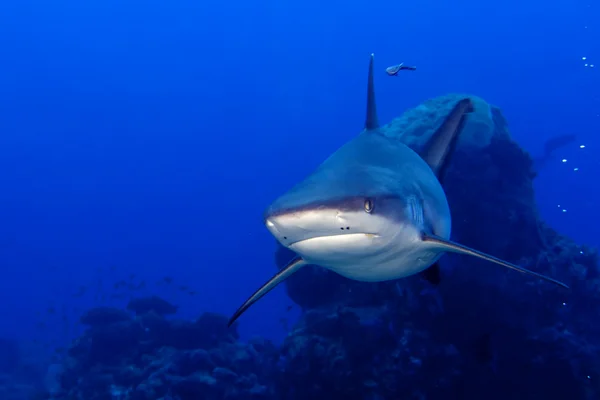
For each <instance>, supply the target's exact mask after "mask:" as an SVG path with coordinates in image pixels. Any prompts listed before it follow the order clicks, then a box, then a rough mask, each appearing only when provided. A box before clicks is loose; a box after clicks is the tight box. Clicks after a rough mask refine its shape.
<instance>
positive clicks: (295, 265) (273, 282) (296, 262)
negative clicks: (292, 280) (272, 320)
mask: <svg viewBox="0 0 600 400" xmlns="http://www.w3.org/2000/svg"><path fill="white" fill-rule="evenodd" d="M306 264H307V263H306V262H305V261H304V260H303V259H302V258H300V257H296V258H294V259H293V260H292V261H290V262H289V263H288V264H287V265H286V266H285V267H283V268H282V269H281V270H280V271H279V272H278V273H277V274H275V276H273V277H272V278H271V279H269V281H268V282H267V283H265V284H264V285H262V286H261V287H260V288H259V289H258V290H257V291H256V292H254V294H252V296H250V297H249V298H248V300H246V301H245V302H244V304H242V305H241V307H240V308H238V309H237V311H236V312H235V313H234V314H233V315H232V316H231V318H230V319H229V322H228V323H227V326H231V325H232V324H233V323H234V322H235V320H236V319H238V318H239V317H240V316H241V315H242V314H243V313H244V312H246V310H247V309H249V308H250V307H251V306H252V305H253V304H254V303H256V302H257V301H258V300H260V299H261V298H262V297H263V296H264V295H265V294H267V293H269V292H270V291H271V290H272V289H273V288H275V286H277V285H279V284H280V283H281V282H283V281H284V280H286V279H287V278H289V277H290V276H292V275H293V274H294V273H295V272H296V271H298V270H299V269H300V268H302V267H303V266H305V265H306Z"/></svg>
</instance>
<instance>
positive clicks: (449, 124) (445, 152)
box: [421, 98, 473, 179]
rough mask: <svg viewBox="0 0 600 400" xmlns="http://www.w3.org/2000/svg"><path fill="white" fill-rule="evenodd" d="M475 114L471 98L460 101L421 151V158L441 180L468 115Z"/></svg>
mask: <svg viewBox="0 0 600 400" xmlns="http://www.w3.org/2000/svg"><path fill="white" fill-rule="evenodd" d="M470 112H473V102H472V101H471V99H469V98H464V99H462V100H460V101H459V102H458V103H456V105H455V106H454V108H452V111H450V114H448V116H447V117H446V119H445V120H444V122H442V125H440V127H439V128H438V129H437V130H436V131H435V132H434V133H433V135H432V136H431V138H430V139H429V141H428V142H427V143H426V144H425V145H424V146H423V149H422V150H421V157H422V158H423V160H425V162H426V163H427V164H428V165H429V166H430V167H431V169H432V170H433V172H434V173H435V174H436V176H437V177H438V179H440V178H441V177H442V176H443V174H444V171H445V169H446V167H447V165H448V161H449V159H450V157H449V155H450V154H451V153H452V152H453V151H454V147H456V141H457V139H458V135H459V134H460V131H461V130H462V128H463V125H464V123H465V118H466V114H468V113H470Z"/></svg>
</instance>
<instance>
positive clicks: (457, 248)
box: [423, 235, 569, 289]
mask: <svg viewBox="0 0 600 400" xmlns="http://www.w3.org/2000/svg"><path fill="white" fill-rule="evenodd" d="M423 241H425V242H428V243H432V244H436V245H437V246H438V247H439V248H440V249H441V250H444V251H447V252H451V253H458V254H466V255H468V256H473V257H477V258H480V259H482V260H486V261H489V262H492V263H495V264H498V265H502V266H503V267H506V268H510V269H514V270H515V271H519V272H521V273H523V274H527V275H531V276H535V277H536V278H540V279H543V280H545V281H548V282H551V283H554V284H555V285H558V286H562V287H564V288H566V289H568V288H569V287H568V286H567V285H566V284H564V283H562V282H560V281H557V280H555V279H552V278H550V277H548V276H545V275H542V274H538V273H537V272H533V271H530V270H528V269H525V268H523V267H519V266H518V265H515V264H511V263H509V262H508V261H504V260H501V259H499V258H496V257H494V256H491V255H489V254H485V253H483V252H481V251H478V250H474V249H472V248H470V247H467V246H463V245H462V244H458V243H455V242H452V241H450V240H445V239H443V238H441V237H439V236H435V235H424V236H423Z"/></svg>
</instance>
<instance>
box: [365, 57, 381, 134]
mask: <svg viewBox="0 0 600 400" xmlns="http://www.w3.org/2000/svg"><path fill="white" fill-rule="evenodd" d="M373 58H374V54H371V60H370V61H369V80H368V83H367V119H366V121H365V129H366V130H368V131H370V130H372V129H377V128H379V119H378V118H377V107H376V106H375V84H374V83H373Z"/></svg>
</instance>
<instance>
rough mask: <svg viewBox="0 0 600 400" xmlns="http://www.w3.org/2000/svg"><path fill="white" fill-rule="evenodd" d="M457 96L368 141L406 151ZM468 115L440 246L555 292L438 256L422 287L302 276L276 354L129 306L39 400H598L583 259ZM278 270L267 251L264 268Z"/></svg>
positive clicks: (484, 110) (198, 324)
mask: <svg viewBox="0 0 600 400" xmlns="http://www.w3.org/2000/svg"><path fill="white" fill-rule="evenodd" d="M459 97H460V96H458V95H448V96H444V97H441V98H436V99H432V100H429V101H427V102H425V103H424V104H422V105H420V106H419V107H417V108H415V109H413V110H409V111H407V112H406V113H405V114H404V115H403V116H401V117H400V118H398V119H395V120H394V121H392V122H391V123H390V124H388V125H386V126H385V127H383V131H384V134H386V135H388V136H390V137H395V138H398V140H402V141H404V142H405V143H407V144H408V145H410V146H411V147H413V148H414V149H415V150H418V148H419V146H420V145H421V144H422V143H423V141H424V140H425V138H427V137H428V135H430V134H431V132H433V130H434V129H435V127H437V125H439V123H440V122H441V120H442V118H443V116H444V115H445V113H446V112H447V110H448V109H449V108H450V107H451V106H452V105H453V104H454V102H455V101H456V100H457V99H458V98H459ZM474 101H475V113H474V114H473V115H472V116H471V117H469V121H468V122H467V124H466V126H465V135H464V137H463V138H462V139H461V140H460V141H459V143H458V146H457V151H456V153H455V154H454V156H453V159H452V164H451V166H450V168H449V169H448V171H447V174H446V176H445V177H444V182H443V183H444V186H445V189H446V192H447V194H448V199H449V202H450V206H451V209H452V213H453V236H454V237H456V238H457V239H458V240H460V241H461V242H462V243H464V244H466V245H468V246H473V247H476V248H478V249H480V250H482V251H485V252H488V253H490V254H493V255H495V256H498V257H501V258H504V259H507V260H509V261H512V262H515V263H519V264H521V265H525V266H527V267H528V268H530V269H532V270H535V271H537V272H540V273H544V274H548V275H551V276H553V277H555V278H557V279H560V280H562V281H564V282H566V283H567V284H569V285H570V286H571V288H572V290H571V291H565V290H561V289H560V288H557V287H555V286H553V285H550V284H548V283H546V282H543V281H540V280H536V279H533V278H531V277H528V276H524V275H522V274H519V273H517V272H514V271H510V270H505V269H502V268H500V267H497V266H495V265H491V264H489V263H485V262H481V261H478V260H476V259H471V258H465V257H460V256H452V255H446V256H444V258H443V259H442V282H441V283H440V284H439V285H438V286H436V287H433V286H432V285H431V284H429V283H428V282H426V281H425V280H423V279H421V278H420V277H418V276H413V277H410V278H406V279H402V280H398V281H391V282H382V283H361V282H355V281H351V280H348V279H345V278H343V277H340V276H338V275H336V274H334V273H332V272H330V271H327V270H325V269H322V268H319V267H314V266H313V267H309V268H305V269H303V270H301V271H300V272H298V273H297V274H296V275H294V276H292V277H291V278H290V279H289V280H288V281H286V283H285V285H286V289H287V293H288V294H289V296H290V298H291V299H292V300H293V301H294V302H295V303H297V304H298V305H299V306H300V307H301V308H302V310H303V312H302V315H301V317H300V320H299V321H298V323H297V324H296V325H295V326H294V328H293V329H292V330H291V331H290V332H289V334H288V336H287V337H286V339H285V340H284V343H283V344H282V346H280V347H276V346H274V345H273V344H271V343H270V342H268V341H264V340H261V339H255V340H251V341H249V342H247V343H243V342H240V341H239V338H238V336H237V333H236V332H237V331H236V329H235V326H234V327H233V328H232V329H227V327H226V318H225V317H223V316H220V315H217V314H210V313H205V314H203V315H202V316H201V317H200V318H199V319H198V320H196V321H183V320H178V319H166V318H165V315H167V314H173V313H174V312H175V311H176V308H175V306H172V305H165V303H166V302H164V301H162V300H161V299H158V298H152V299H151V300H148V299H146V300H144V301H141V302H138V303H135V304H138V305H135V306H131V304H130V307H128V308H129V309H130V310H131V311H134V312H135V314H136V315H135V316H132V315H130V314H129V313H128V312H126V311H123V310H118V309H108V308H100V309H94V310H90V311H89V312H87V313H86V314H85V315H84V316H83V317H82V322H84V323H85V324H87V325H88V326H89V328H88V329H87V331H86V332H85V334H84V335H83V336H82V337H80V338H79V339H78V340H77V341H76V342H75V343H74V344H73V345H72V346H71V347H70V349H69V351H68V356H67V358H66V359H65V362H64V371H63V372H62V373H61V374H60V388H59V390H58V391H57V392H56V393H55V394H54V395H53V396H52V398H54V399H56V400H59V399H60V400H67V399H86V400H88V399H89V400H94V399H132V400H146V399H163V400H167V399H170V400H174V399H179V400H188V399H231V400H235V399H281V400H300V399H302V400H305V399H311V400H320V399H327V400H330V399H333V398H343V399H345V400H354V399H356V400H358V399H361V400H362V399H372V400H387V399H389V400H397V399H430V400H431V399H433V400H437V399H440V400H441V399H444V400H446V399H449V398H452V399H454V398H456V399H466V400H479V399H488V400H495V399H498V400H500V399H502V400H504V399H507V398H510V399H515V400H518V399H531V398H554V399H572V400H579V399H581V400H591V399H597V398H600V384H599V383H598V382H600V364H599V363H598V360H600V353H599V348H600V347H599V345H600V325H598V324H596V322H595V321H594V319H593V318H592V317H591V316H593V315H595V314H596V310H598V309H600V295H599V293H600V290H599V289H600V288H599V283H600V279H599V277H600V274H599V270H598V254H597V252H596V251H595V250H594V249H591V248H587V247H585V246H579V245H577V244H575V243H573V242H572V241H571V240H570V239H568V238H565V237H563V236H561V235H559V234H558V233H556V232H555V231H554V230H552V229H551V228H550V227H548V226H547V225H546V224H544V223H543V221H541V220H540V218H539V216H538V215H537V212H536V205H535V200H534V193H533V185H532V183H533V179H534V177H535V174H534V173H533V169H532V161H531V158H530V156H529V155H528V154H527V153H525V152H524V151H522V150H521V149H520V147H519V146H518V145H517V144H516V143H514V142H513V141H512V139H511V137H510V133H509V131H508V126H507V123H506V120H505V119H504V118H503V116H502V113H501V112H500V110H499V109H497V108H496V107H493V106H490V105H488V104H487V103H485V101H483V100H481V99H478V98H474ZM291 257H292V254H290V253H289V251H288V250H286V249H283V248H281V247H279V248H278V249H277V251H276V253H275V260H276V264H277V266H278V267H279V268H281V267H282V266H283V265H284V264H285V263H286V262H287V261H288V260H289V258H291ZM132 303H133V302H132ZM140 304H142V305H140ZM166 304H168V303H166Z"/></svg>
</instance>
